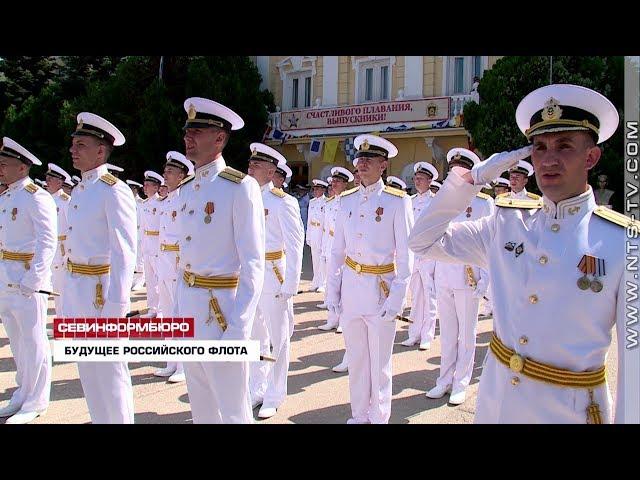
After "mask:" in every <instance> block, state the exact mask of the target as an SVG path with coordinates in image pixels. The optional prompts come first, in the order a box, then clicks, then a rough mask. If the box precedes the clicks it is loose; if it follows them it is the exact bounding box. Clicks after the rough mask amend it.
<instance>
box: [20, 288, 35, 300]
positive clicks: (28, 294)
mask: <svg viewBox="0 0 640 480" xmlns="http://www.w3.org/2000/svg"><path fill="white" fill-rule="evenodd" d="M20 293H21V294H22V295H23V296H25V297H27V298H31V297H32V296H33V294H34V293H36V291H35V290H34V289H33V288H31V287H27V286H26V285H20Z"/></svg>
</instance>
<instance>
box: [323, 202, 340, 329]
mask: <svg viewBox="0 0 640 480" xmlns="http://www.w3.org/2000/svg"><path fill="white" fill-rule="evenodd" d="M340 200H341V197H340V195H334V196H333V197H330V198H328V199H327V200H326V202H325V204H324V218H323V223H322V224H323V230H324V231H323V232H322V247H321V252H322V258H324V259H326V260H325V262H324V263H325V264H326V265H328V264H329V259H330V258H331V249H332V248H333V239H334V237H335V230H336V218H337V217H338V210H339V209H340ZM339 323H340V318H339V316H338V315H336V314H335V313H334V312H333V311H331V310H330V311H329V313H328V315H327V324H328V325H329V326H331V327H332V328H336V327H337V326H338V324H339Z"/></svg>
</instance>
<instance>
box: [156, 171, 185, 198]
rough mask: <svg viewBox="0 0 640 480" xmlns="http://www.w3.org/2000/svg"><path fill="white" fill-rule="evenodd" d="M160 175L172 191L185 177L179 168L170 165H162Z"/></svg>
mask: <svg viewBox="0 0 640 480" xmlns="http://www.w3.org/2000/svg"><path fill="white" fill-rule="evenodd" d="M162 176H163V177H164V183H165V184H166V185H167V187H168V188H169V191H170V192H173V191H174V190H175V189H176V188H177V187H178V184H179V183H180V182H181V181H182V180H183V179H184V178H185V174H184V172H183V171H182V170H181V169H179V168H178V167H174V166H171V165H167V166H165V167H164V172H163V175H162Z"/></svg>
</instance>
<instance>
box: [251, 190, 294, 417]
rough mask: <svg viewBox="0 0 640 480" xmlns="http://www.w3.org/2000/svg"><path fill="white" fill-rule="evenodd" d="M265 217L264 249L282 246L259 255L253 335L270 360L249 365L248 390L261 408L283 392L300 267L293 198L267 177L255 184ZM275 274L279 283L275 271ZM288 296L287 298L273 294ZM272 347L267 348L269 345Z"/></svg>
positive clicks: (272, 405) (277, 400) (276, 400)
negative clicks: (260, 281) (260, 282)
mask: <svg viewBox="0 0 640 480" xmlns="http://www.w3.org/2000/svg"><path fill="white" fill-rule="evenodd" d="M261 192H262V201H263V205H264V219H265V252H267V253H269V252H279V251H284V252H285V255H284V256H283V257H282V258H281V259H280V260H265V266H264V286H263V287H262V295H261V296H260V301H259V303H258V309H257V311H256V318H255V319H254V324H253V333H252V339H253V340H260V343H261V346H260V347H261V352H263V353H266V354H267V355H272V356H273V357H275V358H276V362H275V364H270V363H269V362H255V363H253V364H252V365H251V375H250V377H251V395H252V397H253V398H254V399H260V398H261V399H263V407H264V408H278V407H279V406H280V405H281V404H282V403H283V402H284V400H285V398H286V397H287V372H288V370H289V346H290V338H291V333H292V330H293V295H295V294H296V293H297V292H298V285H299V283H300V274H301V272H302V250H303V247H304V230H303V228H302V222H301V221H300V213H299V210H298V209H297V208H296V207H295V206H296V205H297V202H295V201H293V202H291V201H290V200H287V194H285V193H284V192H283V191H282V190H280V189H275V188H274V187H273V183H272V182H269V183H267V184H265V185H263V186H262V187H261ZM276 269H277V272H278V273H279V275H280V276H281V278H282V280H283V283H282V284H281V283H280V281H279V280H278V276H277V274H276ZM281 293H287V294H288V295H290V297H289V299H288V300H283V299H282V298H280V297H279V295H280V294H281ZM269 344H271V346H273V352H271V350H270V348H269Z"/></svg>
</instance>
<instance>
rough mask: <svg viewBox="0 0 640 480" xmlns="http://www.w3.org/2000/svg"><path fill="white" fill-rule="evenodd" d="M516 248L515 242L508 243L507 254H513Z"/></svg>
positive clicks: (505, 245)
mask: <svg viewBox="0 0 640 480" xmlns="http://www.w3.org/2000/svg"><path fill="white" fill-rule="evenodd" d="M514 248H516V244H515V242H507V243H505V244H504V249H505V250H506V251H507V252H513V249H514Z"/></svg>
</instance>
